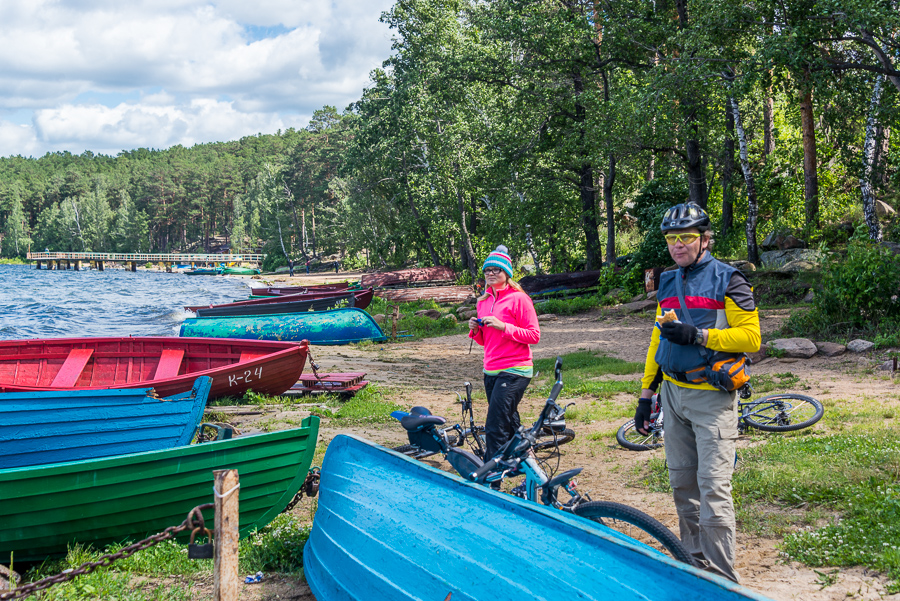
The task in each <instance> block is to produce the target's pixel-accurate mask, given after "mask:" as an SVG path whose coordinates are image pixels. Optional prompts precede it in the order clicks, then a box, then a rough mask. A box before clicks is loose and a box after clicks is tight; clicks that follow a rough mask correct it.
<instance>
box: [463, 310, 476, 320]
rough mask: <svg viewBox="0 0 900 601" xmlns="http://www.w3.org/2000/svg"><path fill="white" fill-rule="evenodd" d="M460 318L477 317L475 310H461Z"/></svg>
mask: <svg viewBox="0 0 900 601" xmlns="http://www.w3.org/2000/svg"><path fill="white" fill-rule="evenodd" d="M459 316H460V317H461V318H462V319H471V318H473V317H478V312H477V311H463V312H462V313H460V314H459Z"/></svg>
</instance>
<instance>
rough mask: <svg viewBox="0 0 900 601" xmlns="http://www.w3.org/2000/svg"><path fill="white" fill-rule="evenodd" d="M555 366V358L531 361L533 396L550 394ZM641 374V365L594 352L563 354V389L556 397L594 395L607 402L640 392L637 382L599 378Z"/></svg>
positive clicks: (642, 365)
mask: <svg viewBox="0 0 900 601" xmlns="http://www.w3.org/2000/svg"><path fill="white" fill-rule="evenodd" d="M555 363H556V359H555V358H553V359H538V360H536V361H535V362H534V371H535V373H536V374H538V378H536V382H535V386H534V390H535V392H536V393H539V394H548V393H549V392H550V389H551V388H552V386H553V382H554V379H553V366H554V364H555ZM643 371H644V364H643V363H635V362H629V361H622V360H621V359H616V358H615V357H608V356H606V355H601V354H599V353H597V352H594V351H578V352H575V353H569V354H568V355H563V382H564V383H565V388H563V392H562V394H561V395H560V398H561V399H563V398H568V397H573V396H594V397H597V398H601V399H609V398H611V397H612V396H613V395H615V394H618V393H629V394H636V393H637V391H638V390H639V389H640V381H639V380H637V379H634V380H631V379H629V380H618V379H616V380H612V379H603V376H608V375H617V376H621V375H630V374H639V373H643ZM538 372H540V373H538ZM632 409H633V408H632ZM615 417H618V415H615Z"/></svg>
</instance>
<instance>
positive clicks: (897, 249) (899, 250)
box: [878, 240, 900, 255]
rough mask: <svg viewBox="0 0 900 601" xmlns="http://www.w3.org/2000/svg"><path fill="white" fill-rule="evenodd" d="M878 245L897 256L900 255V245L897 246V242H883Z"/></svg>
mask: <svg viewBox="0 0 900 601" xmlns="http://www.w3.org/2000/svg"><path fill="white" fill-rule="evenodd" d="M878 244H880V245H881V246H883V247H885V248H886V249H888V250H889V251H891V252H892V253H894V254H895V255H900V244H897V243H896V242H888V241H887V240H882V241H881V242H879V243H878Z"/></svg>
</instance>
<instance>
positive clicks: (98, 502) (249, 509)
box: [0, 416, 319, 564]
mask: <svg viewBox="0 0 900 601" xmlns="http://www.w3.org/2000/svg"><path fill="white" fill-rule="evenodd" d="M318 431H319V418H318V417H316V416H311V417H308V418H306V419H305V420H303V424H302V426H301V427H300V428H295V429H292V430H282V431H279V432H271V433H268V434H257V435H253V436H243V437H239V438H234V439H231V440H222V441H216V442H208V443H203V444H195V445H190V446H183V447H176V448H174V449H168V450H164V451H150V452H145V453H133V454H130V455H119V456H116V457H107V458H104V459H91V460H85V461H71V462H67V463H55V464H50V465H43V466H34V467H22V468H13V469H6V470H0V563H4V564H6V563H11V558H10V554H11V553H14V554H15V555H14V558H15V561H17V562H18V561H40V560H43V559H45V558H46V557H50V556H54V555H61V554H64V553H66V549H67V547H68V546H69V545H71V544H73V543H76V542H77V543H83V544H92V545H94V546H95V547H97V548H100V547H103V546H104V545H107V544H109V543H115V542H121V541H126V540H138V539H141V538H144V537H145V536H147V535H149V534H156V533H158V532H162V531H163V530H165V529H166V528H168V527H169V526H177V525H179V524H180V523H181V522H182V521H183V520H184V518H185V516H186V515H187V513H188V511H190V510H191V509H192V508H194V507H196V506H197V505H200V504H203V503H211V502H212V501H213V495H212V486H213V473H212V471H213V470H220V469H237V470H238V476H239V478H240V483H241V488H240V492H239V494H240V514H241V516H240V534H241V537H245V536H247V535H248V534H250V533H251V532H252V531H254V530H256V529H260V528H262V527H263V526H265V525H266V524H268V523H269V522H270V521H272V519H273V518H274V517H275V516H277V515H278V514H279V513H280V512H281V511H282V510H283V509H284V508H285V507H286V506H287V504H288V503H289V502H290V501H291V499H292V498H293V497H294V494H295V493H296V492H297V491H298V490H300V486H301V485H302V484H303V482H304V480H305V479H306V474H307V472H308V471H309V466H310V464H311V463H312V458H313V452H314V451H315V445H316V438H317V436H318ZM204 518H205V519H206V520H207V521H206V523H207V524H212V519H213V515H212V511H209V512H208V513H204Z"/></svg>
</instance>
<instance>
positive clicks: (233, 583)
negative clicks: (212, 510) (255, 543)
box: [213, 470, 240, 601]
mask: <svg viewBox="0 0 900 601" xmlns="http://www.w3.org/2000/svg"><path fill="white" fill-rule="evenodd" d="M213 474H215V477H216V483H215V486H214V490H215V491H216V495H215V497H216V527H215V539H216V544H215V553H216V559H215V580H214V583H213V599H215V601H237V598H238V594H239V592H240V578H239V574H238V538H239V537H238V517H239V515H240V514H239V512H238V493H239V492H240V489H239V481H238V471H237V470H215V471H213Z"/></svg>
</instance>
